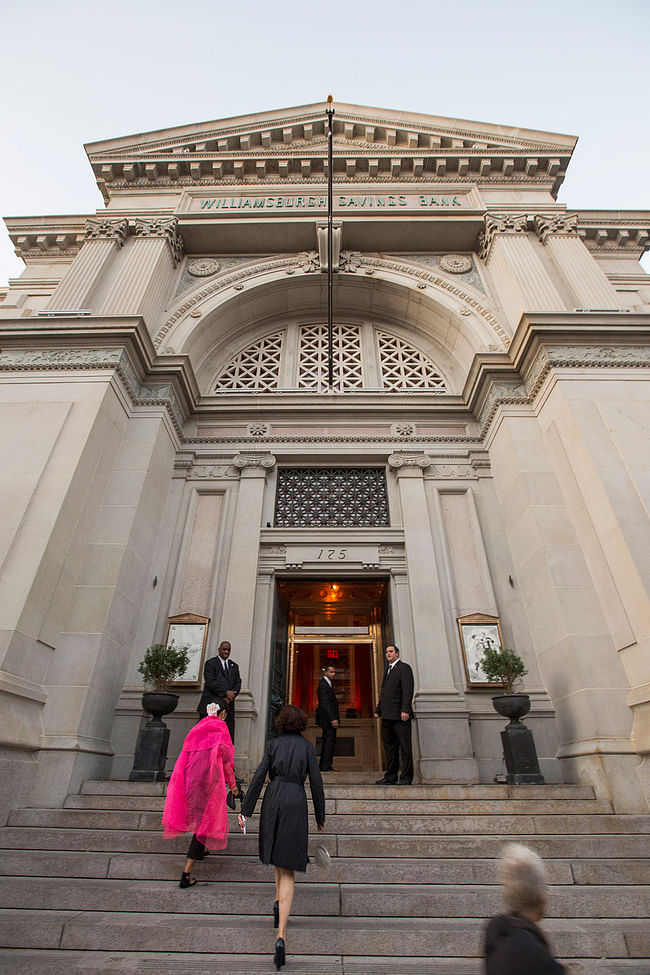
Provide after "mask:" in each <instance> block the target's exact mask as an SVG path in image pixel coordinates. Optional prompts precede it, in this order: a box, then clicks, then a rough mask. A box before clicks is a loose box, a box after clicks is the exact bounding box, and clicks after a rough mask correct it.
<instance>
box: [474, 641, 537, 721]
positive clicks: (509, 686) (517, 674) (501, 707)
mask: <svg viewBox="0 0 650 975" xmlns="http://www.w3.org/2000/svg"><path fill="white" fill-rule="evenodd" d="M481 667H482V668H483V673H484V674H485V676H486V677H487V679H488V680H489V681H494V683H495V684H503V694H497V695H496V696H495V697H493V698H492V704H493V705H494V710H495V711H496V712H497V713H498V714H502V715H503V716H504V717H505V718H510V719H511V721H513V720H514V721H517V720H519V718H523V716H524V715H525V714H528V712H529V711H530V698H529V697H528V694H518V693H515V691H514V686H515V684H518V683H519V682H520V681H521V679H522V677H524V676H525V675H526V674H527V673H528V671H527V670H526V667H525V665H524V662H523V660H522V659H521V657H520V656H519V654H518V653H517V652H516V651H515V650H508V649H507V648H506V647H489V648H488V649H487V650H485V651H484V653H483V659H482V660H481Z"/></svg>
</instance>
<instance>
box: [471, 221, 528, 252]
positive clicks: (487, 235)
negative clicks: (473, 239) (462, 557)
mask: <svg viewBox="0 0 650 975" xmlns="http://www.w3.org/2000/svg"><path fill="white" fill-rule="evenodd" d="M527 229H528V217H527V216H526V214H525V213H487V214H486V215H485V230H484V231H483V232H482V233H480V234H479V238H478V242H479V257H481V258H482V259H483V260H484V261H486V260H487V259H488V257H489V256H490V251H491V249H492V244H493V243H494V238H495V237H496V236H497V234H525V233H526V230H527Z"/></svg>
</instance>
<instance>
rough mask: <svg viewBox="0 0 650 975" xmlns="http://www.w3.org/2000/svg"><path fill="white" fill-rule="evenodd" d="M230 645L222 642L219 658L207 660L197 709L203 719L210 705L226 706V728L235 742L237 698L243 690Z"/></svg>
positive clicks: (226, 641) (224, 641) (225, 641)
mask: <svg viewBox="0 0 650 975" xmlns="http://www.w3.org/2000/svg"><path fill="white" fill-rule="evenodd" d="M230 650H231V647H230V643H229V642H228V640H222V641H221V643H220V644H219V651H218V653H219V656H218V657H210V659H209V660H206V662H205V667H204V668H203V681H204V684H203V694H202V695H201V700H200V701H199V706H198V708H197V709H196V710H197V711H198V712H199V714H200V715H201V717H202V718H205V717H207V714H208V712H207V707H208V704H211V703H215V704H220V705H224V704H225V705H226V707H227V708H228V717H227V718H226V727H227V728H228V731H229V732H230V737H231V738H232V740H233V743H234V741H235V698H236V697H237V695H238V694H239V692H240V690H241V677H240V676H239V667H238V666H237V664H236V663H235V661H234V660H229V659H228V658H229V657H230Z"/></svg>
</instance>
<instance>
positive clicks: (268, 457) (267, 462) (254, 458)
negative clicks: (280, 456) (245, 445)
mask: <svg viewBox="0 0 650 975" xmlns="http://www.w3.org/2000/svg"><path fill="white" fill-rule="evenodd" d="M233 464H234V466H235V467H237V468H238V469H239V470H240V471H243V470H245V469H246V468H247V467H250V468H253V469H255V468H258V469H260V470H264V471H268V470H270V469H271V468H272V467H274V466H275V457H274V456H273V454H237V455H236V456H235V457H234V458H233Z"/></svg>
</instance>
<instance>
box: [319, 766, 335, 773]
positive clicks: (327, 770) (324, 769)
mask: <svg viewBox="0 0 650 975" xmlns="http://www.w3.org/2000/svg"><path fill="white" fill-rule="evenodd" d="M321 772H336V769H335V768H332V766H331V765H330V767H329V768H322V769H321Z"/></svg>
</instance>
